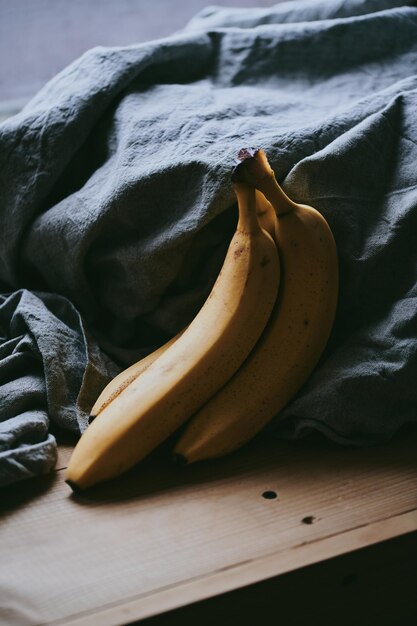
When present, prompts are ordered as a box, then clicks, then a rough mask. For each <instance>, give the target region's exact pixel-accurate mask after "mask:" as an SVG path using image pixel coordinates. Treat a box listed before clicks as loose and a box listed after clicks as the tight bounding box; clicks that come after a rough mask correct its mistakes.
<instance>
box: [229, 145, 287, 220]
mask: <svg viewBox="0 0 417 626" xmlns="http://www.w3.org/2000/svg"><path fill="white" fill-rule="evenodd" d="M232 180H233V181H236V182H237V181H239V182H245V183H246V184H248V185H253V186H254V187H256V189H258V190H259V191H261V192H262V193H263V194H264V196H265V197H266V199H267V200H269V202H270V203H271V204H272V206H273V207H274V209H275V212H276V214H277V217H280V216H281V215H285V214H286V213H290V212H291V211H293V210H294V209H295V208H296V207H297V204H296V203H295V202H293V200H291V199H290V198H289V197H288V196H287V194H286V193H285V192H284V190H283V189H282V188H281V186H280V185H279V184H278V182H277V180H276V178H275V174H274V171H273V169H272V168H271V166H270V165H269V163H268V159H267V157H266V154H265V152H264V151H263V150H260V149H252V148H244V149H243V150H241V151H240V152H239V155H238V165H237V167H236V168H235V171H234V173H233V177H232ZM236 182H235V184H236Z"/></svg>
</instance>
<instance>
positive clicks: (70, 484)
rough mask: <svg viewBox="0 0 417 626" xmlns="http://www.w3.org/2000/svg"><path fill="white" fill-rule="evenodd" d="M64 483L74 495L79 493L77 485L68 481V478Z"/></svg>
mask: <svg viewBox="0 0 417 626" xmlns="http://www.w3.org/2000/svg"><path fill="white" fill-rule="evenodd" d="M65 482H66V483H67V485H69V486H70V487H71V489H72V490H73V492H74V493H79V492H80V491H81V490H80V488H79V486H78V485H77V483H75V482H74V481H73V480H70V479H69V478H68V479H67V480H66V481H65Z"/></svg>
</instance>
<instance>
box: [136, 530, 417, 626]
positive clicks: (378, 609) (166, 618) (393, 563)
mask: <svg viewBox="0 0 417 626" xmlns="http://www.w3.org/2000/svg"><path fill="white" fill-rule="evenodd" d="M416 588H417V531H416V532H414V533H409V534H407V535H405V536H402V537H398V538H396V539H391V540H389V541H384V542H382V543H379V544H377V545H374V546H371V547H367V548H363V549H361V550H356V551H354V552H350V553H349V554H346V555H344V556H339V557H337V558H333V559H330V560H325V561H321V562H320V563H317V564H315V565H310V566H308V567H303V568H301V569H298V570H296V571H293V572H291V573H287V574H285V575H283V576H277V577H274V578H270V579H269V580H266V581H263V582H258V583H256V584H253V585H250V586H245V587H241V588H239V589H237V590H235V591H233V592H229V593H223V594H220V595H218V596H216V597H214V598H210V599H209V600H205V601H201V602H197V603H193V604H189V605H187V606H184V607H182V608H179V609H176V610H174V611H169V612H167V613H164V614H160V615H157V616H155V617H151V618H148V619H145V620H141V621H140V624H141V625H143V626H195V624H198V626H212V624H216V626H230V625H231V624H239V626H256V625H258V624H270V623H271V622H272V623H279V624H285V626H305V625H306V624H313V625H317V624H320V626H335V624H337V626H352V624H355V625H356V624H358V626H364V625H366V626H393V625H397V624H398V625H401V626H407V625H408V626H414V625H415V624H417V595H416ZM137 623H138V622H136V624H137Z"/></svg>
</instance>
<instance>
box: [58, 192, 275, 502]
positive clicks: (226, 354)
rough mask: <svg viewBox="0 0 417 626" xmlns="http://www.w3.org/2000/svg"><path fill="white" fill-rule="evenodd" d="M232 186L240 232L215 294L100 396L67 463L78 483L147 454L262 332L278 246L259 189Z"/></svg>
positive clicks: (217, 385) (212, 390) (90, 481)
mask: <svg viewBox="0 0 417 626" xmlns="http://www.w3.org/2000/svg"><path fill="white" fill-rule="evenodd" d="M234 190H235V193H236V196H237V201H238V210H239V217H238V222H237V227H236V232H235V233H234V235H233V238H232V240H231V242H230V245H229V248H228V251H227V253H226V257H225V260H224V263H223V266H222V268H221V271H220V273H219V276H218V277H217V280H216V282H215V284H214V286H213V289H212V291H211V293H210V294H209V296H208V298H207V300H206V302H205V303H204V305H203V307H202V308H201V310H200V311H199V312H198V314H197V315H196V317H195V318H194V320H193V321H192V322H191V323H190V325H189V326H188V327H187V328H186V329H185V330H184V331H183V332H182V333H180V336H178V337H176V338H174V339H173V340H172V341H171V342H169V343H168V344H167V345H165V346H163V347H162V348H161V349H159V350H157V351H156V352H155V353H153V354H152V355H150V356H149V357H147V358H146V359H145V360H144V361H141V362H139V363H138V364H136V365H133V366H132V367H130V368H128V370H126V371H125V372H122V374H121V375H119V376H118V377H117V378H116V379H114V380H113V381H112V382H111V383H110V385H109V386H108V387H107V388H106V389H105V390H104V392H103V393H102V394H101V395H100V397H99V398H98V400H97V402H96V403H95V405H94V407H93V411H92V413H93V415H92V417H94V418H95V419H93V420H91V419H90V425H89V426H88V428H87V429H86V431H85V432H84V433H83V435H82V436H81V438H80V440H79V441H78V443H77V445H76V447H75V449H74V451H73V454H72V456H71V459H70V462H69V465H68V468H67V474H66V479H67V482H68V484H69V485H70V486H71V487H72V488H73V489H75V490H76V489H85V488H87V487H90V486H92V485H94V484H96V483H99V482H102V481H104V480H107V479H110V478H113V477H115V476H117V475H119V474H121V473H123V472H125V471H126V470H128V469H129V468H130V467H132V466H133V465H135V464H136V463H137V462H138V461H140V460H141V459H143V458H144V457H145V456H147V455H148V454H149V453H150V452H151V451H152V450H154V448H156V447H157V446H158V445H159V444H160V443H162V442H163V441H164V440H165V439H167V438H168V437H169V436H170V435H171V434H172V433H173V432H174V431H176V430H177V429H178V428H179V427H180V426H181V425H182V424H183V423H184V422H185V421H186V420H187V419H189V418H190V417H191V416H192V415H193V414H194V413H196V411H198V409H199V408H200V407H201V406H202V405H203V404H204V403H205V402H207V400H209V399H210V398H211V397H212V396H213V395H214V394H215V393H216V392H217V391H219V389H220V388H221V387H223V386H224V385H225V383H226V382H227V381H228V380H229V379H230V378H231V377H232V376H233V374H235V372H236V371H237V370H238V369H239V367H240V366H241V365H242V363H243V362H244V361H245V359H246V358H247V356H248V355H249V353H250V351H251V350H252V349H253V347H254V346H255V344H256V342H257V341H258V339H259V337H260V335H261V333H262V331H263V330H264V328H265V326H266V324H267V321H268V319H269V317H270V315H271V312H272V309H273V307H274V304H275V302H276V299H277V294H278V288H279V282H280V261H279V256H278V251H277V248H276V245H275V242H274V240H273V238H272V237H271V236H270V235H269V234H268V233H267V232H266V231H265V230H264V229H263V228H261V226H260V223H259V221H258V217H257V206H256V192H255V189H254V187H252V186H251V185H247V184H245V183H239V182H236V183H234ZM94 414H95V415H94Z"/></svg>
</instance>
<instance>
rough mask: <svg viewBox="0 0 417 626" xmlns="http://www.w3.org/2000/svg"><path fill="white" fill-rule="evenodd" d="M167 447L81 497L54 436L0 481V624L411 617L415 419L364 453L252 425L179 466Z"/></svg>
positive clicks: (415, 551) (416, 527)
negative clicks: (29, 466) (238, 441)
mask: <svg viewBox="0 0 417 626" xmlns="http://www.w3.org/2000/svg"><path fill="white" fill-rule="evenodd" d="M169 443H170V442H168V444H167V445H166V446H162V447H161V448H160V449H159V450H158V451H157V452H156V453H154V454H153V456H152V457H150V458H149V459H148V460H146V461H144V462H143V463H142V464H139V465H138V466H137V467H136V468H134V470H132V471H131V472H130V473H129V474H126V475H125V476H122V477H120V478H118V479H116V480H114V481H112V482H109V483H107V484H105V485H101V486H99V487H96V488H94V489H92V490H90V491H89V492H85V493H84V494H82V495H79V496H74V495H72V493H71V491H70V489H69V487H68V486H67V485H66V483H65V482H64V471H63V470H64V468H65V466H66V464H67V460H68V458H69V454H70V452H71V449H72V447H71V446H69V445H61V447H60V457H59V462H58V465H57V467H56V471H55V472H54V473H53V474H52V475H50V476H46V477H43V478H39V479H35V480H32V481H28V482H26V483H22V484H21V485H20V486H18V487H17V486H14V487H12V486H11V487H9V488H7V489H5V490H3V492H2V493H1V496H2V498H1V512H2V515H1V533H0V554H1V556H2V559H1V565H0V589H1V598H2V600H1V607H2V609H0V624H2V625H3V624H4V625H5V626H6V625H7V626H14V625H15V624H19V626H20V625H24V624H25V625H26V624H28V625H29V624H30V625H33V624H48V625H54V626H58V624H59V625H61V626H64V625H65V626H92V625H97V626H110V625H112V626H113V625H116V624H127V623H131V622H133V621H135V620H145V618H150V619H146V624H149V626H150V625H151V624H154V625H156V624H158V626H159V625H163V624H177V623H178V624H179V623H181V624H199V625H202V624H203V625H204V624H212V623H213V622H217V623H218V624H230V625H232V626H233V625H234V624H248V625H249V624H251V625H253V626H257V624H264V623H269V619H267V618H266V617H265V615H267V614H268V615H270V614H271V611H275V612H276V617H277V619H276V623H282V624H285V625H286V626H287V625H291V624H301V623H303V624H305V623H309V624H313V625H315V624H316V623H317V624H318V623H320V624H327V623H328V624H335V623H337V624H338V625H344V624H352V623H354V624H355V626H362V625H363V626H369V625H370V624H373V623H378V624H379V626H381V625H384V624H387V626H388V624H389V625H392V626H394V624H395V626H396V625H397V624H398V625H399V626H404V625H406V624H410V625H411V624H414V625H415V624H416V623H417V593H416V589H417V585H416V582H417V558H416V557H417V455H416V450H417V433H416V432H415V431H414V432H411V433H410V432H404V433H403V434H401V435H400V436H398V437H397V438H396V439H395V440H394V441H392V442H391V443H390V444H385V445H383V446H381V447H374V448H368V449H345V448H341V447H338V446H336V445H333V444H331V443H329V442H327V441H324V440H322V439H320V438H316V437H313V438H311V439H308V440H304V441H301V442H296V443H290V442H282V441H281V442H280V441H271V440H269V439H266V437H265V436H264V435H263V436H260V437H258V438H257V439H256V440H255V441H254V442H252V443H251V444H250V445H248V446H247V447H246V448H244V449H242V450H240V451H239V452H237V453H235V454H234V455H231V456H229V457H227V458H224V459H220V460H217V461H212V462H206V463H202V464H200V465H198V464H196V465H195V466H190V467H185V468H178V467H176V466H173V465H172V464H171V462H170V457H169V454H168V450H169ZM343 555H344V556H343ZM361 598H362V601H363V604H364V607H362V608H361V612H360V616H361V617H360V618H359V614H358V607H356V606H355V601H359V599H361ZM6 606H7V607H9V610H8V611H6V610H5V607H6ZM181 607H183V608H181ZM349 607H350V608H349ZM336 615H337V622H335V619H336ZM151 616H154V617H151ZM279 616H280V617H281V619H278V617H279ZM355 616H356V618H357V619H356V620H355V619H353V618H354V617H355ZM373 618H375V620H376V621H373ZM2 619H3V621H2ZM352 619H353V621H352ZM306 620H309V621H308V622H306ZM326 620H328V621H326ZM141 623H142V622H141ZM274 623H275V621H274Z"/></svg>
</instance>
